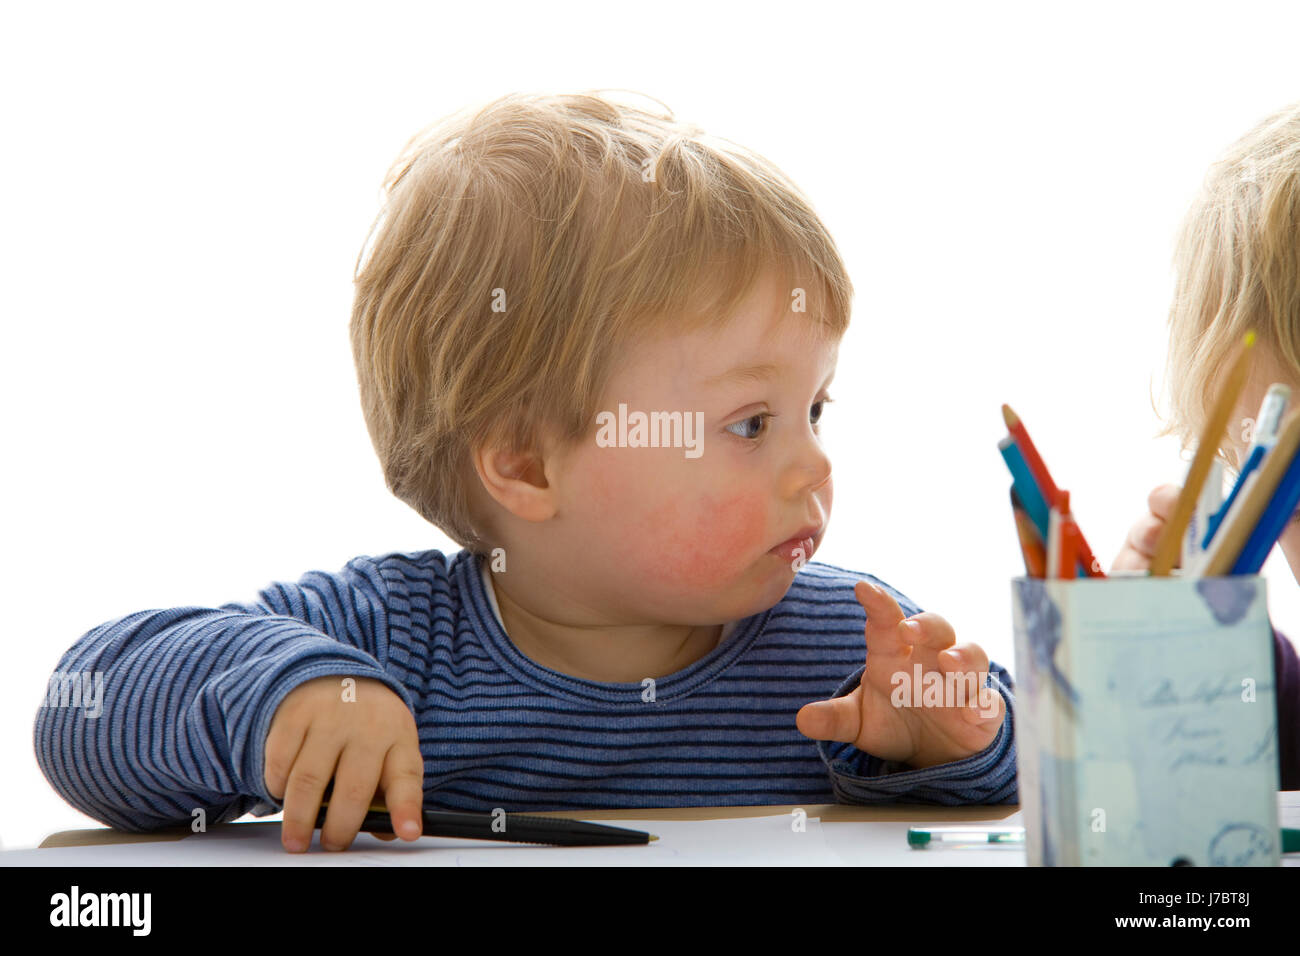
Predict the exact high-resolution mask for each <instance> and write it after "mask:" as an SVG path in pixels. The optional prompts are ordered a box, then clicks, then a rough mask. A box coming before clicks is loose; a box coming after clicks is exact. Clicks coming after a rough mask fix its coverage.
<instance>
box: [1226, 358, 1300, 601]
mask: <svg viewBox="0 0 1300 956" xmlns="http://www.w3.org/2000/svg"><path fill="white" fill-rule="evenodd" d="M1274 382H1281V383H1282V384H1284V385H1287V386H1288V387H1290V389H1291V399H1290V401H1288V402H1287V409H1286V413H1285V414H1289V413H1290V412H1291V411H1293V410H1294V409H1295V408H1297V407H1300V382H1297V381H1296V380H1295V377H1294V376H1292V375H1290V374H1288V373H1287V372H1285V371H1284V370H1283V369H1282V367H1281V366H1280V365H1278V364H1277V363H1276V362H1275V361H1274V360H1273V359H1272V358H1271V357H1269V356H1268V355H1262V356H1260V357H1259V359H1258V360H1257V363H1256V366H1255V369H1254V371H1253V372H1252V374H1251V376H1250V378H1249V379H1248V380H1247V381H1246V387H1245V389H1243V391H1242V394H1241V400H1240V401H1238V402H1237V407H1236V409H1235V410H1234V412H1233V417H1232V418H1231V419H1230V420H1229V422H1228V441H1229V444H1230V445H1231V446H1232V448H1233V449H1234V450H1235V452H1236V456H1237V457H1236V460H1237V462H1239V463H1244V462H1245V460H1246V449H1247V448H1248V447H1249V445H1250V442H1249V437H1250V435H1251V433H1252V432H1251V430H1252V429H1253V427H1254V423H1255V418H1256V417H1257V416H1258V415H1259V406H1260V403H1261V402H1263V401H1264V396H1265V395H1266V394H1267V393H1268V390H1269V387H1270V386H1271V385H1272V384H1273V383H1274ZM1284 417H1285V415H1284ZM1277 543H1278V546H1279V547H1280V548H1281V549H1282V553H1283V554H1284V555H1286V561H1287V564H1288V565H1290V566H1291V573H1292V574H1293V575H1294V576H1295V579H1296V583H1298V584H1300V522H1298V521H1295V520H1292V521H1289V522H1288V523H1287V526H1286V529H1285V530H1284V531H1283V532H1282V535H1281V537H1279V538H1278V539H1277Z"/></svg>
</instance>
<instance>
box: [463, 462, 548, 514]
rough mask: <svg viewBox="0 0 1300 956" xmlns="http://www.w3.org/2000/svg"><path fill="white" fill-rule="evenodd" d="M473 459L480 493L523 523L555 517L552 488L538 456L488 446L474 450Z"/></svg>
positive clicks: (544, 466)
mask: <svg viewBox="0 0 1300 956" xmlns="http://www.w3.org/2000/svg"><path fill="white" fill-rule="evenodd" d="M473 459H474V471H475V472H476V473H477V474H478V477H479V481H480V482H481V483H482V485H483V490H484V491H486V492H487V493H488V494H489V495H490V496H491V497H492V499H493V500H494V501H496V503H497V504H499V505H500V506H501V507H502V508H505V509H506V510H507V511H509V512H510V513H511V514H513V515H515V516H516V517H519V518H523V519H524V520H525V521H545V520H546V519H547V518H550V517H551V516H552V515H553V514H555V508H556V500H555V489H554V487H553V484H552V482H551V481H550V479H549V478H548V476H547V474H546V462H545V460H544V459H543V457H542V456H541V455H540V454H538V453H537V452H535V451H511V450H508V449H506V448H505V447H503V446H499V445H491V444H488V445H483V446H480V447H479V448H477V449H476V450H475V451H474V456H473Z"/></svg>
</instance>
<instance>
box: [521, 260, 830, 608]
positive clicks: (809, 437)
mask: <svg viewBox="0 0 1300 956" xmlns="http://www.w3.org/2000/svg"><path fill="white" fill-rule="evenodd" d="M791 301H792V300H791V290H790V289H787V288H781V287H778V286H777V285H776V282H775V280H774V279H773V278H772V277H770V276H769V277H768V278H766V279H765V280H763V281H762V282H760V283H759V284H758V286H757V287H756V289H755V291H754V293H752V294H751V295H750V296H749V298H748V299H746V300H745V301H744V302H743V303H742V304H741V306H740V308H739V309H738V310H737V313H736V314H735V315H734V317H733V318H732V319H731V320H730V321H729V322H728V324H727V325H726V326H725V327H723V328H722V329H721V331H719V332H714V333H705V332H698V333H692V334H688V335H683V334H673V335H669V336H668V337H666V338H664V339H662V340H660V341H657V342H654V343H651V344H648V345H645V346H643V347H639V348H637V349H636V351H635V354H631V355H628V356H627V358H626V360H625V361H624V363H623V364H622V366H621V367H620V368H619V369H617V370H616V372H615V373H614V376H613V378H612V380H611V383H610V386H609V389H608V391H607V393H606V395H605V398H604V401H603V402H602V404H601V406H600V410H601V411H608V412H610V413H612V414H613V415H614V416H615V417H617V415H618V406H619V403H620V402H621V403H623V404H625V405H626V406H627V414H628V415H631V413H633V412H645V413H650V412H656V411H657V412H681V413H683V414H682V418H683V419H689V421H690V423H691V425H692V426H694V425H695V423H696V422H697V421H698V416H697V415H696V414H695V413H696V412H701V413H703V422H702V424H703V428H702V433H696V432H691V433H688V434H691V435H692V436H693V438H694V441H695V442H697V443H698V446H697V447H698V449H699V454H698V456H697V457H688V456H687V451H688V450H690V449H688V448H684V447H675V448H674V447H668V448H662V447H661V448H653V447H600V446H599V445H598V444H597V441H596V436H597V432H598V429H597V428H596V427H594V426H593V428H592V429H591V431H590V432H589V433H588V436H587V438H586V439H584V440H583V441H582V442H581V443H579V444H578V445H576V446H575V447H574V448H572V449H571V450H567V451H565V452H564V453H563V454H562V455H561V456H560V457H559V459H558V460H557V461H556V462H555V466H556V468H557V469H558V474H557V478H558V481H557V491H556V493H557V495H558V509H557V514H556V515H555V516H554V517H553V518H551V519H550V520H549V521H548V522H547V524H550V525H551V526H552V527H551V529H550V530H549V532H548V534H547V539H548V540H547V542H546V543H547V544H548V545H551V544H553V546H554V550H552V551H550V553H551V554H552V555H554V557H555V558H557V559H560V560H562V561H563V562H564V563H565V564H566V566H567V567H566V576H567V575H568V574H576V575H577V576H578V577H577V578H576V580H579V581H582V582H584V583H583V585H582V586H581V591H582V597H583V598H584V599H585V600H589V601H595V602H598V604H599V606H603V607H608V606H610V605H611V604H612V605H613V606H616V607H620V608H621V609H622V611H623V612H624V613H626V614H628V615H629V617H630V619H633V620H655V621H662V622H675V623H694V624H706V623H721V622H724V621H729V620H736V619H738V618H741V617H745V616H748V615H750V614H754V613H757V612H759V611H761V610H764V609H766V608H768V607H771V606H772V605H774V604H776V603H777V602H778V601H779V600H780V599H781V597H782V596H783V595H784V594H785V592H786V591H787V590H788V589H789V587H790V584H791V582H792V581H793V580H794V574H795V571H794V568H793V567H792V561H791V556H790V555H789V554H786V555H785V556H781V555H778V554H776V553H774V551H773V548H774V547H776V546H777V545H779V544H780V543H782V542H783V541H785V540H786V539H789V538H792V537H794V536H796V535H799V534H801V533H802V532H803V531H804V530H805V529H809V528H813V529H816V533H815V534H814V535H813V536H812V537H813V546H814V547H816V545H817V544H818V543H820V541H821V537H822V532H823V531H824V529H825V527H826V523H827V521H828V519H829V517H830V510H831V495H832V492H831V462H830V459H829V458H828V457H827V456H826V452H825V450H824V449H823V448H822V443H821V439H820V438H819V436H818V430H819V429H818V427H817V426H816V425H815V424H814V423H815V422H816V421H817V420H818V419H819V417H820V413H821V412H822V410H823V408H824V407H825V406H824V405H823V404H821V403H822V399H823V398H824V397H825V395H826V388H825V387H826V385H828V384H829V382H830V380H831V378H832V376H833V374H834V370H835V362H836V355H837V352H838V342H835V341H827V340H825V339H824V338H822V337H821V333H820V330H818V329H816V328H815V325H814V320H812V319H811V318H810V317H809V316H808V315H805V314H800V313H792V312H791V311H790V304H791ZM755 365H771V366H773V367H774V369H775V371H774V373H773V374H772V375H771V376H770V377H768V378H763V379H755V380H746V379H741V378H736V379H733V380H729V381H723V382H710V379H712V378H714V377H716V376H721V375H723V374H724V373H727V372H729V371H731V370H733V369H736V368H741V367H746V366H755ZM761 413H767V414H770V415H771V416H773V417H770V418H762V419H759V418H756V416H758V415H760V414H761ZM751 436H756V437H751ZM691 454H692V456H694V455H695V454H696V452H695V451H693V450H692V451H691ZM805 548H806V545H805ZM805 557H806V558H810V557H811V554H807V555H806V556H805ZM570 580H574V578H570Z"/></svg>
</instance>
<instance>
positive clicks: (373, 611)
mask: <svg viewBox="0 0 1300 956" xmlns="http://www.w3.org/2000/svg"><path fill="white" fill-rule="evenodd" d="M386 597H387V588H386V585H385V583H384V581H383V578H382V577H381V575H380V572H379V568H378V567H377V566H376V565H375V563H374V562H373V561H372V560H371V559H369V558H366V557H361V558H354V559H353V560H352V561H349V562H348V563H347V564H346V565H345V566H344V567H343V569H342V570H341V571H340V572H338V573H333V574H331V573H325V572H322V571H311V572H308V573H307V574H305V575H303V576H302V578H300V579H299V581H298V582H297V583H274V584H272V585H270V586H269V587H267V588H266V589H265V590H263V591H261V592H260V593H259V595H258V598H257V600H256V601H255V602H253V603H251V604H236V603H230V604H223V605H222V606H221V607H220V608H202V607H179V608H171V609H167V610H150V611H140V612H137V613H134V614H129V615H127V616H125V617H122V618H118V619H116V620H113V621H109V622H108V623H106V624H102V625H100V626H99V627H96V628H94V629H93V630H91V631H89V632H88V633H86V634H84V635H83V636H82V637H81V638H79V639H78V640H77V641H76V643H74V644H73V646H72V647H71V648H70V649H69V650H68V651H67V652H66V653H65V654H64V655H63V657H62V659H61V660H60V661H59V666H58V669H57V670H55V672H54V675H53V677H52V678H51V680H50V684H49V688H48V691H47V694H46V697H45V700H44V702H43V703H42V705H41V707H40V709H39V710H38V711H37V715H36V722H35V732H34V737H35V747H36V758H37V762H38V764H39V765H40V768H41V771H42V772H43V773H44V774H45V777H46V779H47V780H49V782H50V784H51V786H53V787H54V789H55V790H56V791H57V792H58V793H59V795H60V796H62V797H63V798H64V799H65V800H67V801H68V803H70V804H72V805H73V806H74V807H76V808H77V809H78V810H81V811H82V812H83V813H86V814H88V815H89V816H91V817H93V818H94V819H96V820H99V821H101V822H103V823H105V824H108V825H109V826H112V827H117V828H118V829H122V830H129V831H133V832H143V831H146V830H152V829H156V828H158V827H163V826H175V825H180V824H184V825H190V824H191V822H192V821H193V820H194V819H195V816H196V814H195V811H196V810H199V809H202V810H203V812H204V819H205V821H206V822H207V823H219V822H226V821H229V820H234V819H236V818H238V817H241V816H243V815H244V814H246V813H249V812H253V813H255V814H257V815H266V814H268V813H274V812H276V811H277V810H279V809H282V807H281V804H280V803H279V802H278V801H277V800H276V799H275V798H274V797H272V796H271V794H270V793H268V792H267V790H266V784H265V781H264V773H263V764H264V747H265V743H266V736H267V733H268V732H269V730H270V724H271V720H272V717H273V716H274V714H275V710H276V708H277V707H278V706H279V704H280V701H281V700H283V699H284V697H285V695H287V694H288V693H289V692H290V691H291V690H293V689H294V688H295V687H297V686H298V685H299V684H302V683H304V682H305V681H308V680H311V679H313V678H316V677H321V676H324V675H331V674H337V675H339V676H340V679H341V678H342V677H344V676H348V677H354V678H366V677H369V678H373V679H375V680H378V681H381V682H382V683H384V684H385V685H386V686H387V687H389V688H390V689H391V690H392V691H393V692H394V693H396V694H397V695H398V696H400V697H401V698H402V700H403V701H404V702H405V703H406V705H407V706H408V707H410V706H411V697H410V694H409V693H408V691H407V689H406V688H405V687H404V686H403V685H402V683H401V681H400V680H397V679H395V678H394V676H393V675H392V674H390V673H389V671H388V669H387V668H386V666H385V665H386V663H387V656H388V619H387V613H386V610H385V606H386V604H385V601H386ZM70 691H71V692H70ZM78 692H79V694H78Z"/></svg>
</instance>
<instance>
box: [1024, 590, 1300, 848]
mask: <svg viewBox="0 0 1300 956" xmlns="http://www.w3.org/2000/svg"><path fill="white" fill-rule="evenodd" d="M1011 594H1012V608H1013V615H1014V624H1015V647H1016V681H1015V684H1016V686H1015V713H1014V720H1015V733H1016V748H1017V749H1016V753H1017V762H1018V773H1019V790H1020V806H1021V815H1022V816H1023V817H1024V822H1025V847H1026V851H1027V853H1028V857H1029V864H1030V865H1031V866H1171V865H1174V866H1177V865H1194V866H1277V865H1278V862H1279V857H1280V852H1281V847H1280V845H1279V844H1280V833H1279V830H1278V820H1277V788H1278V769H1277V759H1278V758H1277V718H1276V713H1277V710H1276V701H1275V696H1274V693H1275V682H1274V674H1273V632H1272V627H1271V625H1270V624H1269V620H1268V602H1267V593H1266V587H1265V581H1264V578H1263V577H1261V576H1259V575H1239V576H1232V577H1218V578H1181V577H1177V576H1174V577H1150V576H1147V575H1133V576H1112V577H1108V578H1077V579H1073V580H1065V579H1061V580H1056V579H1043V578H1032V577H1021V578H1016V579H1014V580H1013V581H1012V583H1011Z"/></svg>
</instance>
